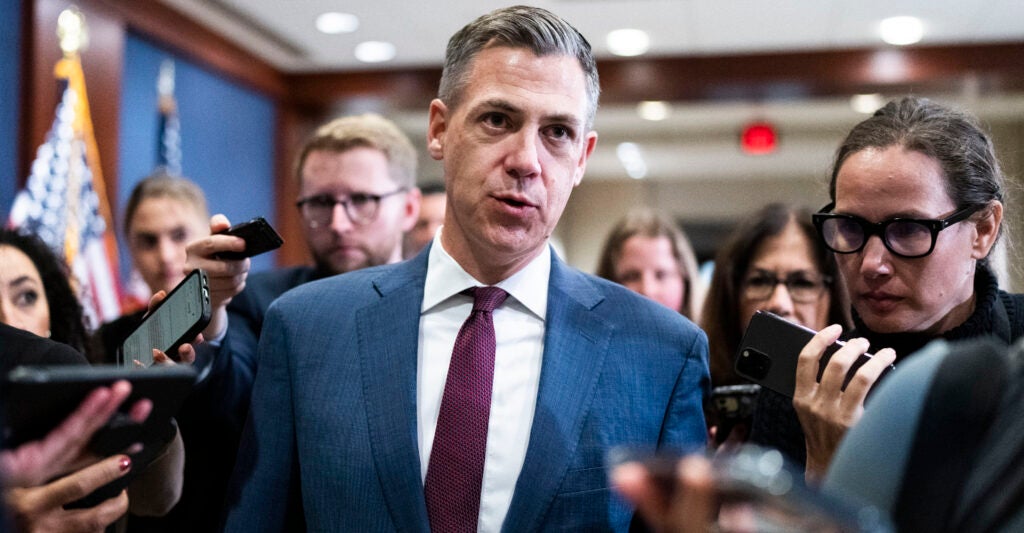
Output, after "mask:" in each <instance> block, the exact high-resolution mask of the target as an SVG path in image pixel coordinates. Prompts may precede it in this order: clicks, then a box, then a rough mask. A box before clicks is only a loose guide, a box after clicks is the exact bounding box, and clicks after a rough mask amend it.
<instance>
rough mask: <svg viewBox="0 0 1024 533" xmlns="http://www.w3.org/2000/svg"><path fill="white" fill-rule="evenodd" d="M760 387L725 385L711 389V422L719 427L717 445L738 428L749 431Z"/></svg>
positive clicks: (716, 433)
mask: <svg viewBox="0 0 1024 533" xmlns="http://www.w3.org/2000/svg"><path fill="white" fill-rule="evenodd" d="M760 393H761V386H760V385H752V384H751V385H724V386H720V387H715V388H713V389H711V413H710V414H709V416H710V417H713V418H712V419H711V420H710V422H712V423H714V425H715V426H716V427H717V430H716V431H715V444H722V443H723V442H725V440H726V439H728V438H729V434H730V433H732V431H733V429H734V428H736V427H737V426H745V427H746V430H747V431H749V430H750V427H751V422H752V420H753V418H754V408H755V406H756V405H757V397H758V395H759V394H760Z"/></svg>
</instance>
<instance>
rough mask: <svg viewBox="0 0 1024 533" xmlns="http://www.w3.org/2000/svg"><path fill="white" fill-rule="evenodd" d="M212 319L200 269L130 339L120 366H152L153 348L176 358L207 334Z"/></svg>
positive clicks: (124, 346) (123, 347)
mask: <svg viewBox="0 0 1024 533" xmlns="http://www.w3.org/2000/svg"><path fill="white" fill-rule="evenodd" d="M211 316H212V310H211V308H210V289H209V287H208V285H207V280H206V272H204V271H202V270H201V269H198V268H197V269H195V270H193V271H192V272H190V273H189V275H187V276H185V279H183V280H182V281H181V283H179V284H178V285H177V286H176V287H174V289H173V290H172V291H171V293H170V294H168V295H167V297H166V298H164V300H163V301H162V302H160V303H159V304H157V306H156V309H153V311H152V312H151V313H149V314H148V315H146V318H144V319H143V320H142V323H141V324H139V325H138V327H136V328H135V330H133V331H132V332H131V334H129V335H128V338H126V339H125V341H124V343H122V344H121V349H120V353H119V354H118V358H117V360H118V363H120V364H121V366H127V367H134V366H137V365H138V364H141V365H142V366H150V365H152V364H153V348H157V349H159V350H160V351H162V352H164V353H165V354H167V356H168V357H171V358H176V357H177V355H178V348H179V347H180V346H181V345H182V344H184V343H186V342H191V341H192V339H194V338H195V337H196V335H198V334H199V332H201V331H203V329H204V328H205V327H206V326H207V324H209V323H210V317H211ZM136 362H137V363H136Z"/></svg>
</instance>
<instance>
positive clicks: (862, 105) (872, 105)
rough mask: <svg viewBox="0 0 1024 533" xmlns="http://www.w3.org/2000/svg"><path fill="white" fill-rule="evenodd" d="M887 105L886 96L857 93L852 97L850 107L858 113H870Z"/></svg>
mask: <svg viewBox="0 0 1024 533" xmlns="http://www.w3.org/2000/svg"><path fill="white" fill-rule="evenodd" d="M883 105H885V98H883V97H882V95H880V94H877V93H875V94H855V95H853V96H851V97H850V107H851V108H853V110H854V111H856V112H858V113H863V114H865V115H870V114H872V113H874V112H875V111H878V108H880V107H882V106H883Z"/></svg>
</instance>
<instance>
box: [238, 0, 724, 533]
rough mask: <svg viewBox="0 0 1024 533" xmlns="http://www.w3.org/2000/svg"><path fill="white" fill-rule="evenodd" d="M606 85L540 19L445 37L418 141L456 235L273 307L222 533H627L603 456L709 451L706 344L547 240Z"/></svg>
mask: <svg viewBox="0 0 1024 533" xmlns="http://www.w3.org/2000/svg"><path fill="white" fill-rule="evenodd" d="M599 90H600V89H599V84H598V77H597V70H596V66H595V62H594V58H593V56H592V54H591V50H590V45H589V44H588V43H587V42H586V40H585V39H584V38H583V37H582V36H581V35H580V34H579V33H578V32H577V31H576V30H575V29H574V28H573V27H572V26H570V25H569V24H568V23H566V22H565V21H564V20H562V19H560V18H558V17H557V16H555V15H553V14H552V13H550V12H548V11H545V10H542V9H536V8H528V7H522V6H518V7H511V8H505V9H500V10H497V11H495V12H492V13H490V14H488V15H484V16H483V17H480V18H479V19H477V20H476V21H474V22H472V23H470V24H469V25H467V26H466V27H465V28H463V29H462V30H460V31H459V32H457V33H456V34H455V36H453V37H452V39H451V41H450V42H449V44H448V51H447V54H446V60H445V67H444V72H443V74H442V80H441V86H440V89H439V94H438V98H437V99H435V100H434V101H433V102H432V103H431V105H430V119H429V120H430V122H429V127H428V135H427V137H428V149H429V152H430V154H431V156H432V157H434V158H435V159H437V160H440V161H442V162H443V165H444V172H445V185H446V188H447V196H448V206H447V210H446V213H445V223H444V225H443V227H442V228H441V230H440V232H439V234H438V235H437V236H436V237H435V239H434V241H433V243H432V244H431V245H430V246H429V247H428V248H427V249H426V250H424V251H423V252H422V253H420V254H419V255H418V256H417V257H415V258H414V259H412V260H410V261H407V262H405V263H400V264H397V265H388V266H382V267H375V268H369V269H364V270H360V271H357V272H351V273H348V274H344V275H342V276H338V277H334V278H329V279H325V280H320V281H314V282H311V283H308V284H306V285H303V286H301V287H299V288H297V289H294V290H292V291H290V292H288V293H286V294H285V295H284V296H282V297H281V298H280V299H278V300H277V301H276V302H275V303H274V304H272V305H271V307H270V310H269V312H268V314H267V318H266V321H265V322H264V327H263V332H262V335H261V339H260V347H259V372H258V373H257V377H256V384H255V387H254V391H253V401H252V408H251V411H250V414H249V420H248V423H247V425H246V431H245V436H244V439H243V444H242V449H241V451H240V456H239V460H238V463H237V465H236V469H235V474H234V478H233V489H232V491H231V493H230V495H229V501H228V504H227V505H228V518H227V530H228V531H245V532H249V531H283V530H288V531H294V530H297V529H299V528H301V527H305V528H307V529H309V530H313V531H429V530H431V529H432V530H434V531H442V530H444V531H537V530H571V531H581V530H586V531H602V530H613V531H625V530H626V529H627V528H628V527H629V523H630V520H631V516H632V511H631V509H629V508H628V507H627V506H626V504H625V503H624V502H622V501H621V500H619V499H617V498H615V497H614V496H612V494H611V493H610V490H609V481H608V475H607V473H608V468H607V465H606V457H607V454H608V452H609V450H610V449H612V448H613V447H616V446H637V447H643V448H646V449H651V448H655V447H657V448H692V447H697V446H702V445H703V444H704V440H705V428H704V418H703V414H702V411H701V404H702V400H703V398H704V396H705V395H706V392H707V389H708V384H709V377H708V368H707V340H706V337H705V336H704V334H703V333H702V332H701V331H700V330H699V329H697V328H696V327H695V326H694V325H693V324H691V323H690V322H689V321H687V320H686V319H685V318H683V317H682V316H681V315H679V314H678V313H674V312H672V311H670V310H668V309H667V308H663V307H662V306H660V305H658V304H656V303H654V302H653V301H650V300H647V299H645V298H643V297H641V296H638V295H636V294H634V293H632V292H631V291H628V290H627V289H624V288H622V287H620V286H618V285H614V284H612V283H609V282H606V281H604V280H600V279H598V278H595V277H593V276H589V275H586V274H583V273H581V272H578V271H576V270H574V269H572V268H570V267H568V266H566V265H565V264H564V263H562V262H561V261H560V260H559V259H558V257H557V256H555V254H554V253H552V251H551V247H550V245H549V244H548V239H549V237H550V235H551V232H552V230H553V229H554V227H555V224H556V223H557V221H558V219H559V217H560V216H561V214H562V211H563V210H564V208H565V205H566V203H567V201H568V199H569V194H570V192H571V191H572V189H573V187H575V186H576V185H578V184H579V183H580V180H581V179H582V178H583V172H584V170H585V168H586V163H587V160H588V158H589V157H590V155H591V153H592V152H593V149H594V145H595V143H596V141H597V134H596V133H595V132H594V131H593V130H592V124H593V117H594V113H595V111H596V108H597V100H598V93H599ZM474 287H476V288H478V289H474V290H476V292H477V294H479V293H481V292H489V291H493V290H494V289H490V287H497V288H500V289H502V290H503V291H504V292H503V294H507V295H508V296H507V298H506V299H504V300H503V303H501V304H500V305H499V306H498V307H497V308H495V309H494V310H493V312H489V311H484V313H489V314H490V315H492V318H493V328H492V329H491V339H492V340H493V344H492V348H491V349H490V353H491V356H492V357H493V359H491V361H492V363H493V385H492V386H493V388H492V390H491V391H489V392H488V395H487V397H488V398H489V400H490V401H489V404H487V405H485V408H486V409H488V413H489V414H488V415H487V416H489V418H487V419H486V422H485V427H484V429H485V435H484V438H483V441H484V444H485V451H484V450H481V457H482V458H483V459H482V461H483V464H482V465H473V468H477V467H479V472H480V474H479V475H478V477H477V479H476V480H475V483H476V487H478V488H477V489H476V492H475V493H473V494H471V495H470V496H471V497H470V498H469V500H470V501H471V502H472V516H471V519H470V521H469V522H468V524H467V523H463V525H461V526H459V527H450V526H441V525H439V524H440V523H441V522H439V520H440V519H441V518H439V517H441V516H442V515H446V514H447V513H449V512H455V511H456V510H457V511H459V512H461V511H462V510H463V508H462V507H461V506H460V505H456V504H455V503H449V502H455V501H456V500H458V501H460V502H463V501H465V500H464V499H463V496H465V491H464V490H462V489H459V490H461V492H458V496H457V497H456V496H453V494H455V492H448V493H445V496H443V497H441V498H440V500H438V499H436V498H433V497H431V495H430V493H431V485H432V483H434V484H435V485H436V483H438V481H437V475H436V474H435V475H434V480H435V481H434V482H431V481H430V480H431V474H430V473H431V472H432V471H434V469H435V468H443V465H442V466H439V465H438V463H436V462H435V461H436V459H437V457H436V455H438V454H433V453H432V451H434V450H433V448H435V447H442V445H444V446H443V447H445V448H446V449H447V450H448V451H447V452H446V453H451V447H450V444H451V443H450V442H448V441H446V440H445V439H444V438H443V437H442V435H447V434H448V432H449V431H451V426H450V425H448V424H442V421H443V420H444V417H443V416H441V415H443V414H444V412H445V410H446V409H448V406H449V405H450V403H446V398H448V397H449V394H451V390H450V389H452V388H453V387H451V384H452V382H453V381H457V380H458V376H457V375H456V374H457V372H456V371H454V370H453V369H454V368H455V367H456V364H455V363H454V362H453V361H456V360H459V361H461V359H460V358H461V357H464V355H461V351H460V350H459V349H458V347H457V345H458V344H459V342H461V339H462V337H463V333H462V332H461V331H460V324H462V323H463V321H464V320H465V321H466V322H467V324H468V323H469V322H470V321H472V320H473V317H474V316H477V315H478V314H479V313H478V310H477V309H476V308H475V307H474V306H475V304H474V297H473V296H470V295H468V294H467V290H468V289H473V288H474ZM480 287H488V288H487V289H482V288H480ZM478 300H479V298H478ZM499 300H500V299H499ZM471 311H472V315H471ZM467 316H469V317H470V319H469V320H467ZM465 327H466V326H463V328H465ZM456 333H458V335H456ZM457 338H458V339H460V340H459V342H457ZM453 347H454V352H455V354H453ZM483 351H484V350H480V352H479V353H483ZM474 353H477V352H474ZM449 363H451V366H452V367H453V368H449V366H450V365H449ZM488 379H490V377H489V378H488ZM488 385H489V386H490V385H491V383H488ZM465 403H473V402H465ZM459 407H465V406H463V405H460V406H459ZM461 421H462V420H460V422H461ZM442 425H444V426H445V427H444V428H443V429H442ZM458 425H460V424H456V426H458ZM442 441H443V442H442ZM439 442H441V444H439ZM456 444H463V445H464V447H465V451H466V455H468V454H470V450H471V449H472V450H475V448H476V447H477V446H479V445H481V442H479V440H478V439H475V438H474V439H466V440H465V441H464V442H459V443H456ZM454 455H455V458H456V459H462V458H461V457H459V456H460V450H458V449H456V450H455V451H454ZM469 465H470V462H466V463H464V464H462V466H465V467H466V468H467V469H468V467H469ZM449 471H451V470H449ZM448 477H459V478H461V477H463V472H462V470H460V469H456V470H455V471H454V475H452V476H445V479H441V481H440V482H441V483H442V484H444V483H446V482H449V481H451V480H449V479H447V478H448ZM425 480H426V481H425ZM425 485H426V486H425ZM425 493H427V494H425ZM437 502H440V503H437ZM456 507H459V509H455V508H456ZM445 518H447V517H445ZM461 518H462V516H460V519H461ZM449 523H450V522H449Z"/></svg>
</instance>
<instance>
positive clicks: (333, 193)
mask: <svg viewBox="0 0 1024 533" xmlns="http://www.w3.org/2000/svg"><path fill="white" fill-rule="evenodd" d="M398 189H399V186H398V184H396V183H395V182H394V180H393V179H392V178H391V175H390V174H389V172H388V160H387V157H386V156H385V155H384V152H382V151H380V150H377V149H375V148H369V147H356V148H351V149H349V150H345V151H344V152H332V151H324V150H314V151H312V152H310V153H309V155H308V156H307V157H306V161H305V163H304V164H303V166H302V184H301V186H300V188H299V198H300V199H308V198H314V197H326V198H334V199H335V200H339V201H340V200H345V201H348V200H350V199H351V197H352V196H359V195H371V196H372V195H377V196H384V195H388V194H389V193H393V192H395V191H396V190H398ZM418 204H419V197H418V192H417V190H415V189H414V190H412V191H408V192H401V193H398V194H391V195H390V196H385V197H384V198H381V199H380V203H379V206H378V208H377V212H376V216H375V217H373V218H372V219H371V220H369V221H366V222H365V223H360V222H361V221H353V220H352V219H351V218H350V216H349V214H348V212H347V210H346V208H345V207H344V206H342V205H341V204H338V205H335V206H334V209H333V213H332V216H331V217H330V220H329V221H327V222H326V223H323V224H316V225H314V224H311V221H310V220H309V219H308V218H305V217H304V223H303V229H304V231H305V235H306V243H307V244H308V245H309V250H310V252H312V254H313V259H314V260H315V261H316V264H317V267H318V268H320V269H321V270H325V271H327V272H330V273H332V274H341V273H343V272H349V271H352V270H358V269H360V268H366V267H370V266H376V265H383V264H387V263H393V262H395V261H400V260H401V259H402V234H403V233H404V232H405V231H407V230H409V229H410V228H411V227H412V226H413V224H415V223H416V214H417V211H418ZM314 226H316V227H314Z"/></svg>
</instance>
